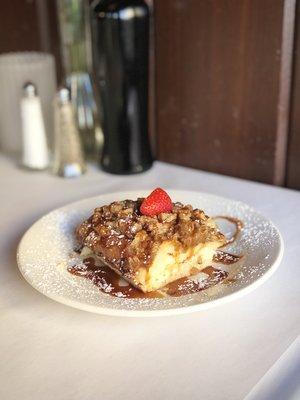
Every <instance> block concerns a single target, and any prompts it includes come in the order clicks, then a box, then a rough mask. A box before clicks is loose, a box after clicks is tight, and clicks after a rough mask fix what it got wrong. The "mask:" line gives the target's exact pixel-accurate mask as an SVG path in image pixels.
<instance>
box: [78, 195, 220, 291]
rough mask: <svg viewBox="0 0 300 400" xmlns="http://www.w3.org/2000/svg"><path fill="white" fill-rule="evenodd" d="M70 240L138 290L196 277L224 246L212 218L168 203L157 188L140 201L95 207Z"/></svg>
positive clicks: (190, 208) (176, 204)
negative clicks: (87, 249)
mask: <svg viewBox="0 0 300 400" xmlns="http://www.w3.org/2000/svg"><path fill="white" fill-rule="evenodd" d="M168 199H169V200H168ZM144 214H147V215H144ZM76 237H77V240H78V242H79V244H80V245H81V246H83V247H88V248H89V249H90V250H91V251H92V253H94V255H95V256H96V257H97V258H99V259H100V260H101V261H103V262H104V263H105V264H106V265H108V266H109V267H110V268H112V269H113V270H114V271H116V272H117V273H118V274H119V275H121V276H122V277H123V278H124V279H126V280H127V281H128V282H130V283H131V284H133V285H134V286H136V287H137V288H139V289H140V290H142V291H143V292H151V291H154V290H158V289H160V288H162V287H164V286H165V285H167V284H168V283H170V282H173V281H175V280H177V279H179V278H183V277H187V276H190V275H194V274H196V273H198V272H199V271H201V270H202V269H203V268H205V267H207V266H208V265H210V264H211V262H212V259H213V256H214V254H215V251H216V249H217V248H219V247H221V246H223V245H224V244H225V243H226V239H225V237H224V235H223V234H222V233H221V232H220V231H219V230H218V229H217V227H216V224H215V222H214V220H213V219H211V218H209V217H208V216H207V215H205V213H204V212H203V211H201V210H199V209H193V208H192V206H190V205H183V204H181V203H174V204H173V203H172V202H171V200H170V198H169V196H168V195H167V193H166V192H164V191H163V190H162V189H156V190H155V191H154V192H152V194H151V195H150V196H149V197H148V198H146V199H138V200H135V201H134V200H124V201H116V202H113V203H111V204H110V205H106V206H102V207H99V208H96V209H95V210H94V213H93V214H92V215H91V217H90V218H89V219H88V220H86V221H84V222H83V223H82V224H80V225H79V226H78V227H77V229H76Z"/></svg>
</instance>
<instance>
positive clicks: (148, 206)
mask: <svg viewBox="0 0 300 400" xmlns="http://www.w3.org/2000/svg"><path fill="white" fill-rule="evenodd" d="M172 208H173V204H172V200H171V198H170V196H169V195H168V193H166V192H165V191H164V190H163V189H161V188H156V189H155V190H153V192H152V193H150V194H149V196H148V197H146V198H145V199H144V201H143V202H142V204H141V207H140V212H141V213H142V214H143V215H149V216H153V215H157V214H160V213H162V212H170V211H172Z"/></svg>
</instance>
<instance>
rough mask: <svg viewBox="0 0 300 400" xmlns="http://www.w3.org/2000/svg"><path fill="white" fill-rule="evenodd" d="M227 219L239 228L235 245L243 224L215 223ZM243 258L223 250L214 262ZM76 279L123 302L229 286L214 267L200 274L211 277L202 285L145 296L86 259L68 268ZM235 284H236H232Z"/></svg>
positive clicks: (179, 285) (185, 284) (183, 283)
mask: <svg viewBox="0 0 300 400" xmlns="http://www.w3.org/2000/svg"><path fill="white" fill-rule="evenodd" d="M221 218H222V219H226V220H228V221H229V222H232V223H234V224H235V225H236V231H235V233H234V235H233V237H232V238H230V239H228V240H227V244H229V243H233V242H234V241H235V240H236V238H237V236H238V234H239V232H240V231H241V229H242V228H243V223H242V221H240V220H238V219H237V218H233V217H225V216H218V217H215V218H214V219H221ZM241 258H242V256H238V255H234V254H230V253H227V252H225V251H223V250H218V251H217V252H216V254H215V256H214V259H213V261H214V262H215V263H219V264H226V265H230V264H234V263H236V262H238V261H239V260H240V259H241ZM68 271H69V272H70V273H71V274H72V275H76V276H81V277H84V278H86V279H89V280H90V281H92V282H93V283H94V284H95V285H96V286H97V287H98V288H99V289H100V290H101V291H102V292H103V293H106V294H109V295H110V296H114V297H120V298H130V299H136V298H161V297H165V296H171V297H179V296H183V295H187V294H192V293H197V292H200V291H201V290H205V289H208V288H209V287H211V286H214V285H216V284H218V283H220V282H224V283H226V278H228V275H229V274H228V272H227V271H224V270H222V269H218V268H215V267H213V266H209V267H206V268H204V269H202V270H201V271H200V272H201V273H205V274H206V275H207V278H206V279H203V280H201V281H198V280H197V279H193V278H192V277H188V278H181V279H178V280H176V281H174V282H171V283H169V284H168V285H167V286H165V287H164V288H163V289H162V290H161V291H156V292H149V293H143V292H142V291H141V290H139V289H137V288H135V287H134V286H132V285H131V284H130V283H128V282H125V281H124V280H123V279H122V278H121V277H120V276H119V275H118V274H117V273H116V272H114V271H113V270H112V269H111V268H109V267H107V266H105V265H102V264H101V265H100V264H98V263H96V262H95V260H94V258H92V257H88V258H85V259H84V260H83V261H82V263H80V264H76V265H74V266H72V267H69V268H68ZM230 281H231V282H232V280H230Z"/></svg>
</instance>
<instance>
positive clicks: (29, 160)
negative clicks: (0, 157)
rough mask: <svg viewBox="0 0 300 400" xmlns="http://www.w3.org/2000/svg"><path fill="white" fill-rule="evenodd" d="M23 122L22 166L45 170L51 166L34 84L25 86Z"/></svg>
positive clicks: (22, 104) (22, 111)
mask: <svg viewBox="0 0 300 400" xmlns="http://www.w3.org/2000/svg"><path fill="white" fill-rule="evenodd" d="M20 106H21V121H22V139H23V151H22V165H23V166H24V167H26V168H29V169H33V170H43V169H45V168H47V167H48V165H49V153H48V146H47V139H46V131H45V125H44V119H43V115H42V108H41V101H40V98H39V97H38V95H37V90H36V87H35V86H34V84H33V83H31V82H27V83H26V84H25V85H24V86H23V97H22V99H21V104H20Z"/></svg>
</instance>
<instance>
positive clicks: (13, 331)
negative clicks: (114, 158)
mask: <svg viewBox="0 0 300 400" xmlns="http://www.w3.org/2000/svg"><path fill="white" fill-rule="evenodd" d="M0 184H1V207H0V214H1V215H0V217H1V218H0V221H1V230H2V232H1V236H0V254H1V264H0V268H1V289H0V308H1V311H0V354H1V363H0V398H1V399H6V400H15V399H18V398H20V399H23V400H41V399H43V400H48V399H49V400H50V399H51V400H52V399H56V400H66V399H72V400H77V399H78V400H82V399H89V400H94V399H95V400H96V399H97V400H98V399H101V400H102V399H105V400H106V399H108V400H109V399H112V400H116V399H123V400H127V399H130V400H137V399H139V400H140V399H151V400H156V399H173V400H177V399H180V400H182V399H197V400H198V399H205V400H210V399H212V400H219V399H220V400H226V399H230V400H235V399H239V400H240V399H243V398H244V397H245V396H246V395H247V393H248V392H249V391H250V390H251V389H252V388H253V386H254V385H255V384H256V383H257V382H258V381H259V379H260V378H261V377H262V376H263V375H264V374H265V373H266V372H267V371H268V370H269V368H270V367H271V366H272V365H273V364H274V362H276V360H277V359H278V358H279V357H280V356H281V355H282V353H283V352H284V351H285V350H286V349H287V348H288V346H289V345H290V344H291V343H292V342H293V340H294V339H295V338H296V337H297V335H298V334H299V330H300V329H299V328H300V313H299V304H300V285H299V279H300V267H299V259H300V239H299V238H300V207H299V206H300V192H296V191H292V190H289V189H283V188H277V187H272V186H269V185H264V184H259V183H254V182H249V181H245V180H240V179H235V178H230V177H225V176H221V175H216V174H211V173H207V172H202V171H195V170H192V169H188V168H183V167H178V166H173V165H169V164H165V163H161V162H156V163H155V165H154V167H153V168H152V169H151V170H150V171H148V172H146V173H144V174H141V175H135V176H126V177H120V176H113V175H109V174H106V173H104V172H100V171H98V170H97V169H96V168H90V170H89V172H88V173H87V174H86V175H85V176H83V177H80V178H78V179H74V180H64V179H61V178H58V177H55V176H52V175H49V174H48V173H47V172H34V173H33V172H28V171H24V170H21V169H18V168H17V166H16V165H15V164H14V163H13V162H12V161H11V160H9V159H8V158H5V157H4V156H1V157H0ZM157 186H161V187H164V188H173V189H182V190H197V191H204V192H209V193H214V194H217V195H221V196H225V197H230V198H233V199H237V200H241V201H244V202H246V203H248V204H249V205H251V206H253V207H255V208H256V209H257V210H258V211H260V212H262V213H263V214H265V215H266V216H267V217H269V218H270V219H271V220H272V221H273V222H274V223H275V224H276V225H277V227H278V228H279V230H280V231H281V233H282V235H283V239H284V242H285V253H284V258H283V261H282V264H281V266H280V267H279V269H278V270H277V271H276V273H275V274H274V275H273V276H272V277H271V278H270V279H269V280H268V281H267V282H266V283H265V284H264V285H262V286H260V287H259V288H258V289H256V290H255V291H253V292H252V293H250V294H248V295H246V296H245V297H242V298H241V299H238V300H236V301H234V302H231V303H228V304H224V305H222V306H219V307H216V308H213V309H210V310H207V311H201V312H198V313H193V314H188V315H181V316H172V317H160V318H120V317H107V316H100V315H96V314H90V313H87V312H83V311H79V310H76V309H72V308H68V307H67V306H64V305H62V304H59V303H56V302H54V301H52V300H50V299H48V298H46V297H44V296H43V295H41V294H40V293H38V292H37V291H35V290H34V289H33V288H32V287H30V286H29V285H28V284H27V283H26V282H25V281H24V280H23V279H22V277H21V276H20V273H19V271H18V268H17V265H16V248H17V245H18V242H19V241H20V239H21V237H22V235H23V233H24V232H25V230H26V229H27V228H29V226H30V225H31V224H32V223H33V222H34V221H36V220H37V219H38V218H39V217H41V216H42V215H43V214H44V213H46V212H48V211H50V210H52V209H54V208H56V207H59V206H62V205H64V204H67V203H68V202H72V201H75V200H79V199H83V198H85V197H89V196H95V195H98V194H101V193H108V192H116V191H122V190H129V189H132V190H138V189H152V188H154V187H157ZM272 400H276V399H272Z"/></svg>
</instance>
